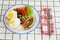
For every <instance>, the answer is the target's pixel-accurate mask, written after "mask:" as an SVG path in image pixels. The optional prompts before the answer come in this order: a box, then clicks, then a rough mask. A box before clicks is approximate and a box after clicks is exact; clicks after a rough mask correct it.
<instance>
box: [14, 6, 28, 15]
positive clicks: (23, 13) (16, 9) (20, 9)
mask: <svg viewBox="0 0 60 40" xmlns="http://www.w3.org/2000/svg"><path fill="white" fill-rule="evenodd" d="M14 11H17V12H19V13H20V14H21V15H22V16H25V15H26V14H27V13H28V9H27V8H25V7H24V8H15V9H14Z"/></svg>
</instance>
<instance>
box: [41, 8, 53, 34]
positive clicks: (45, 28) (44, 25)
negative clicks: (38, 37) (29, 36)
mask: <svg viewBox="0 0 60 40" xmlns="http://www.w3.org/2000/svg"><path fill="white" fill-rule="evenodd" d="M48 9H49V10H50V34H53V33H54V27H53V25H54V24H53V21H52V19H53V16H52V10H51V8H43V9H42V13H41V26H42V34H45V35H48V34H49V33H48V23H47V12H48Z"/></svg>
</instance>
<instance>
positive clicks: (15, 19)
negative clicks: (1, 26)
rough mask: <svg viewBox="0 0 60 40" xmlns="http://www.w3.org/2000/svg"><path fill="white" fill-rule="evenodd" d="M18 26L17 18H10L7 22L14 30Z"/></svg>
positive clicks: (18, 20)
mask: <svg viewBox="0 0 60 40" xmlns="http://www.w3.org/2000/svg"><path fill="white" fill-rule="evenodd" d="M18 25H20V19H18V18H12V19H11V20H10V21H9V26H10V27H11V28H16V27H17V26H18Z"/></svg>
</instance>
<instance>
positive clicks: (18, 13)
mask: <svg viewBox="0 0 60 40" xmlns="http://www.w3.org/2000/svg"><path fill="white" fill-rule="evenodd" d="M33 13H34V11H33V9H32V7H30V6H24V7H17V8H14V9H13V10H11V11H10V12H8V14H7V19H9V22H8V25H9V26H11V27H15V26H16V25H22V27H23V28H24V29H29V28H31V27H30V25H31V24H32V23H33V16H32V15H33ZM6 21H7V20H6ZM16 27H20V26H16Z"/></svg>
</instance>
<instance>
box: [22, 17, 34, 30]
mask: <svg viewBox="0 0 60 40" xmlns="http://www.w3.org/2000/svg"><path fill="white" fill-rule="evenodd" d="M32 22H33V17H30V18H28V19H26V20H25V21H24V23H23V24H22V25H23V27H24V28H25V29H26V28H29V26H30V25H31V24H32Z"/></svg>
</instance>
